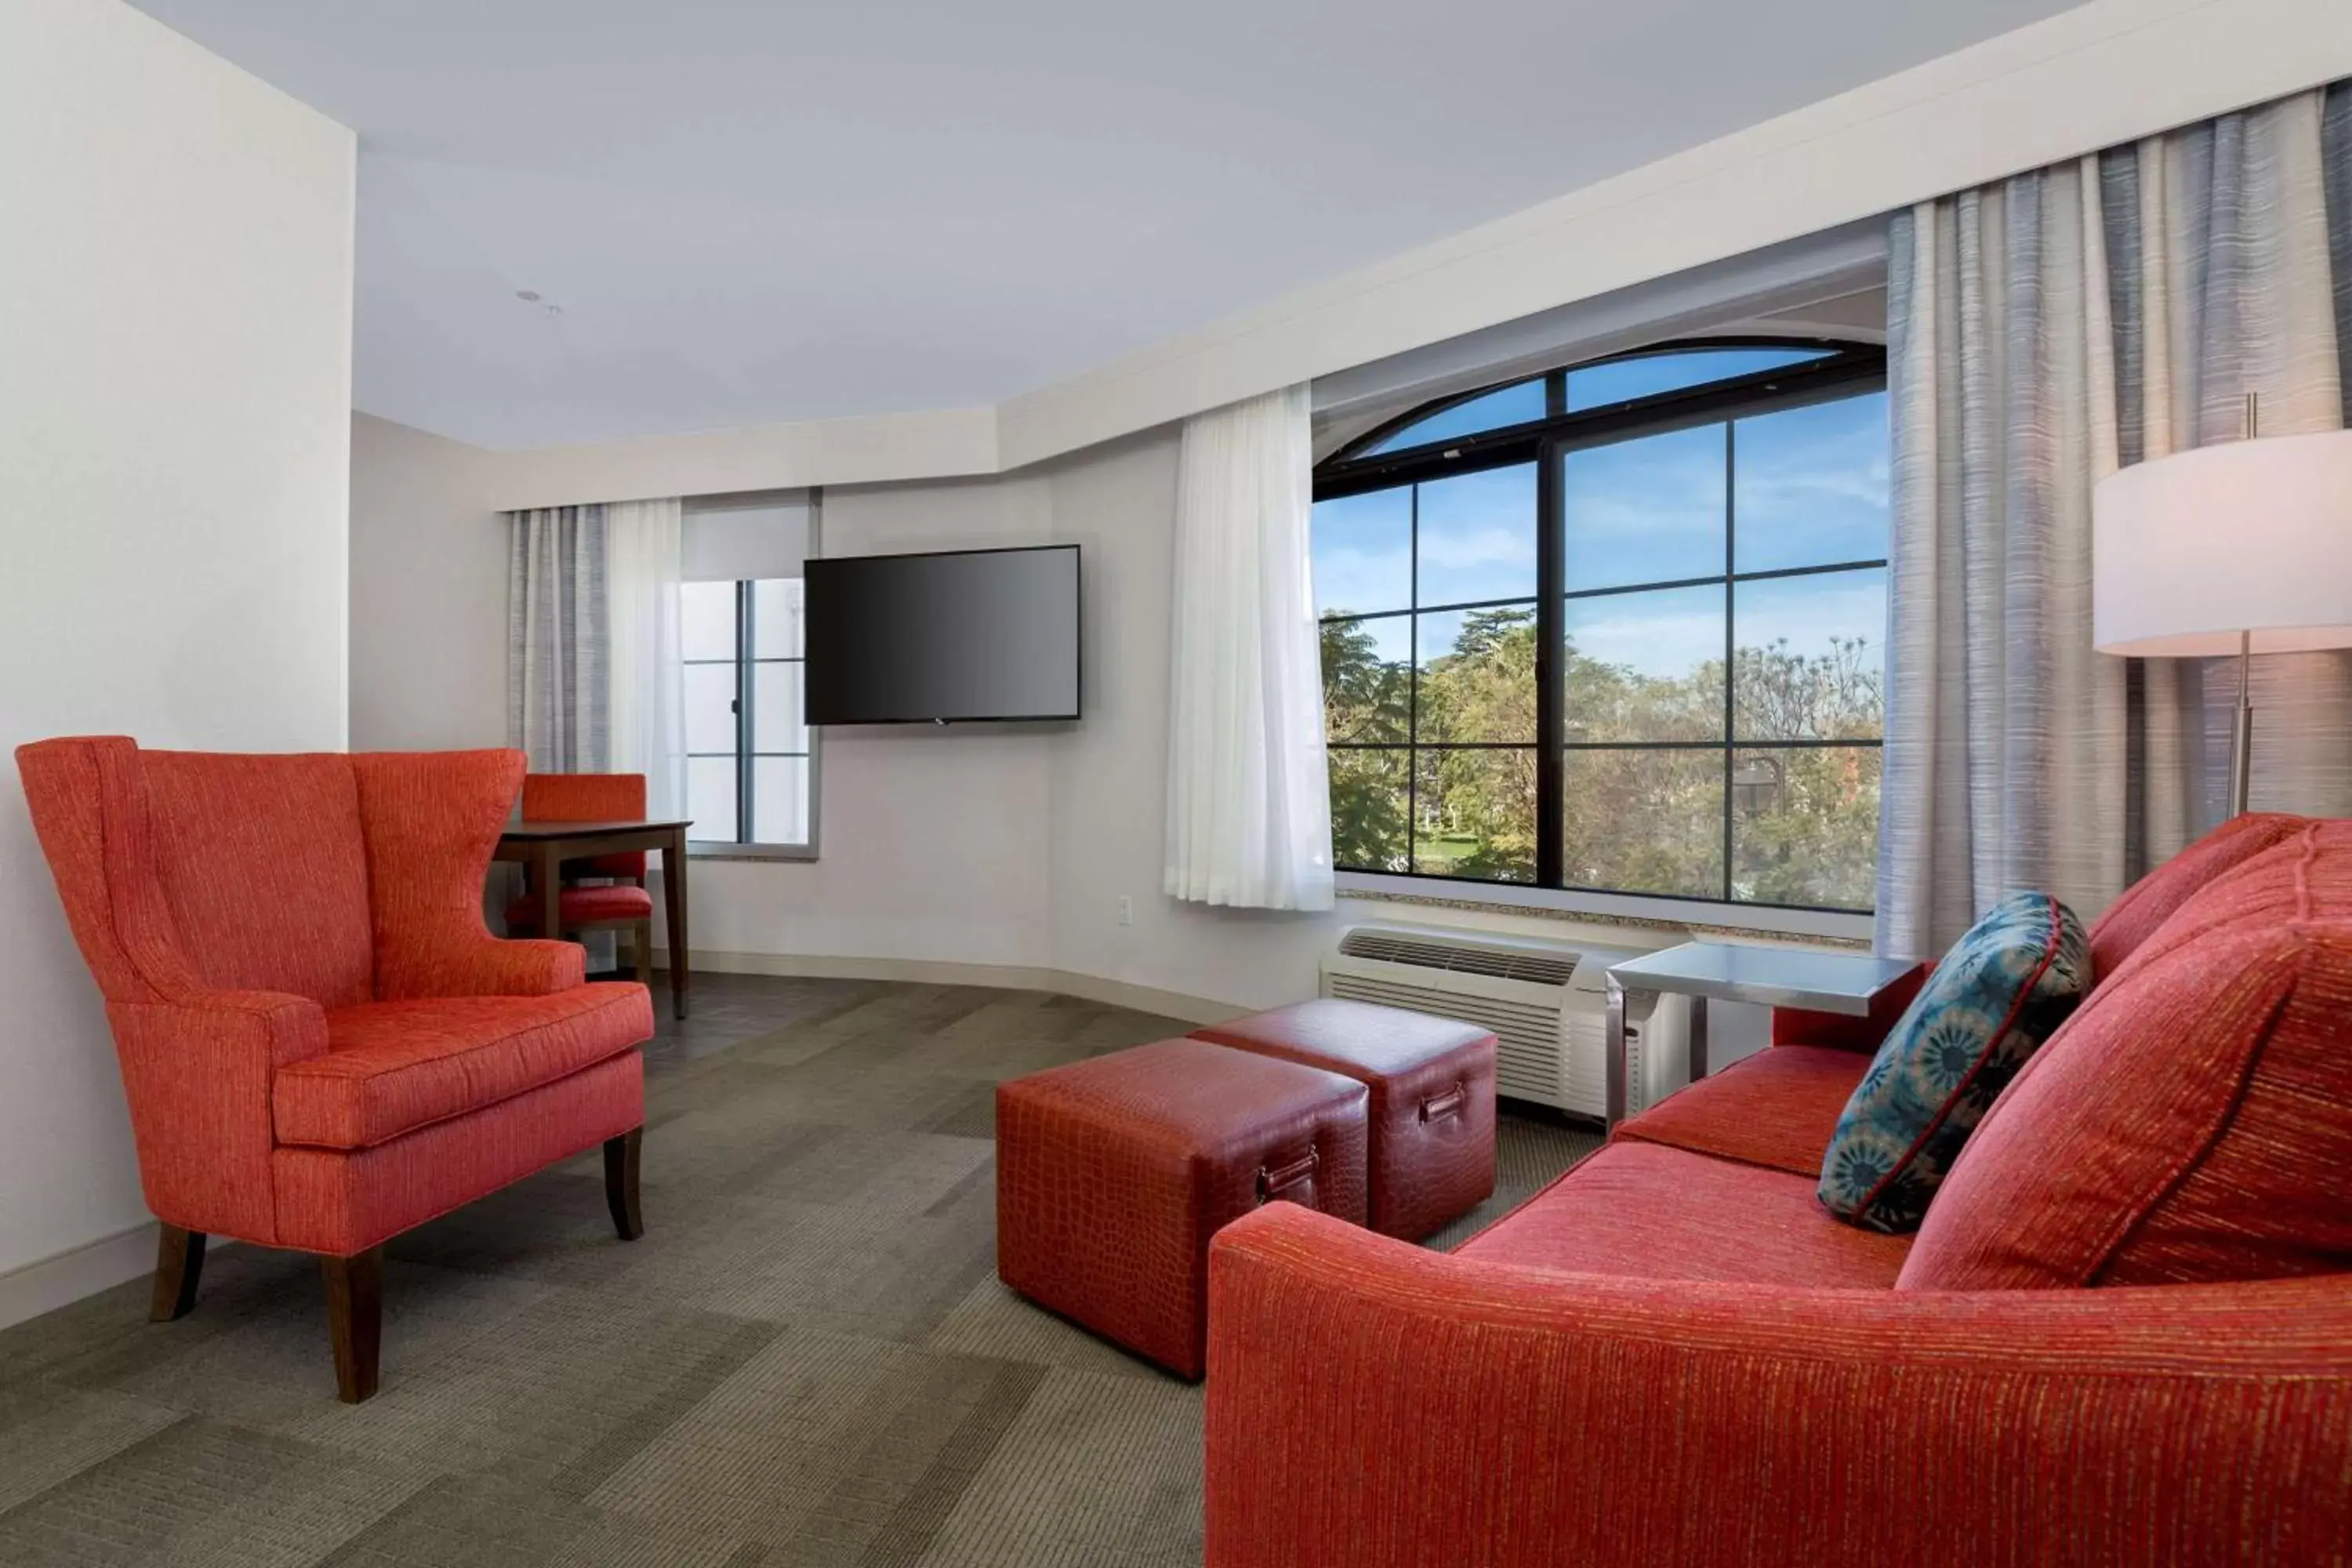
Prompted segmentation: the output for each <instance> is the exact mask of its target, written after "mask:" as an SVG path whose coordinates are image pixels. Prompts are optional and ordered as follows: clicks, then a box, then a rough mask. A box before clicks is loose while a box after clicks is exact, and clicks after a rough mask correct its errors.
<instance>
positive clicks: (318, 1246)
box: [16, 737, 653, 1401]
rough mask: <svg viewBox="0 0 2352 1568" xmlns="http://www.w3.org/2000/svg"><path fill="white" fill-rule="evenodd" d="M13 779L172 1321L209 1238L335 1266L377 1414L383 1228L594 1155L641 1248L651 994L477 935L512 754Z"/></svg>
mask: <svg viewBox="0 0 2352 1568" xmlns="http://www.w3.org/2000/svg"><path fill="white" fill-rule="evenodd" d="M16 762H17V768H18V771H19V772H20V773H21V774H22V775H23V778H24V784H25V795H26V801H27V803H28V804H29V805H30V806H31V808H32V816H33V823H34V826H35V827H36V828H37V831H38V833H39V835H40V840H41V847H42V848H43V850H44V851H45V852H46V853H47V857H48V860H49V865H50V868H51V870H52V871H53V872H54V873H55V875H56V877H57V882H58V893H59V894H60V896H61V897H62V899H63V900H64V904H65V912H66V915H67V918H68V921H70V922H71V924H72V927H73V932H74V937H75V940H76V941H77V942H79V944H80V947H81V952H82V956H83V958H84V959H85V960H87V961H88V963H89V968H90V973H91V974H92V975H93V976H95V977H96V979H97V981H98V985H99V989H100V992H101V993H102V994H104V996H105V999H106V1012H107V1017H108V1019H109V1021H110V1023H111V1025H112V1026H113V1030H114V1040H115V1048H116V1052H117V1054H118V1056H119V1057H120V1058H121V1067H122V1082H123V1089H124V1091H125V1092H126V1094H127V1095H128V1097H129V1100H130V1105H131V1131H132V1134H133V1137H134V1139H135V1141H136V1142H137V1146H138V1152H139V1173H140V1180H141V1182H142V1185H143V1187H144V1189H145V1193H146V1198H147V1205H148V1207H149V1208H150V1209H151V1210H152V1211H153V1213H154V1215H155V1216H156V1218H158V1219H159V1220H161V1221H162V1222H163V1240H162V1246H161V1252H160V1256H159V1258H158V1263H157V1268H156V1279H155V1300H154V1314H153V1315H154V1316H155V1317H156V1318H158V1319H170V1318H176V1317H179V1316H182V1315H184V1313H185V1312H186V1311H187V1310H189V1309H190V1307H191V1306H192V1305H193V1304H194V1296H195V1289H196V1282H197V1279H198V1276H199V1274H200V1272H201V1269H202V1266H203V1259H204V1247H205V1237H206V1236H207V1235H212V1236H224V1237H234V1238H235V1239H236V1240H239V1241H246V1242H253V1243H257V1244H259V1245H262V1246H266V1247H290V1248H295V1249H298V1250H300V1251H304V1252H311V1253H316V1254H318V1255H319V1256H320V1258H321V1259H322V1262H323V1271H324V1273H325V1276H326V1282H327V1293H328V1302H329V1307H330V1322H331V1330H332V1335H333V1341H334V1352H335V1370H336V1374H337V1384H338V1388H339V1390H340V1392H341V1395H342V1397H343V1398H345V1399H346V1400H352V1401H357V1400H360V1399H364V1398H366V1397H367V1396H368V1395H369V1394H372V1393H373V1391H374V1389H375V1386H376V1381H377V1354H378V1352H377V1345H378V1340H379V1324H380V1311H381V1308H380V1301H381V1279H382V1253H381V1248H382V1247H383V1243H384V1242H385V1241H386V1240H387V1239H389V1238H390V1237H394V1236H397V1235H399V1234H400V1233H401V1232H402V1231H404V1230H407V1229H409V1228H410V1227H412V1226H417V1225H421V1224H423V1223H424V1222H425V1221H426V1220H429V1219H432V1218H434V1217H435V1216H436V1215H442V1214H446V1213H447V1212H448V1211H449V1210H451V1209H454V1208H457V1207H458V1206H459V1205H464V1204H467V1203H470V1202H472V1201H473V1200H474V1199H476V1198H478V1197H481V1196H483V1195H484V1194H488V1193H491V1192H495V1191H496V1190H498V1189H499V1187H502V1186H504V1185H506V1184H508V1183H509V1182H512V1181H515V1180H516V1179H518V1178H520V1177H522V1176H526V1175H529V1174H530V1173H532V1172H534V1171H537V1170H540V1169H541V1168H542V1167H544V1166H547V1165H549V1164H551V1163H555V1162H557V1161H560V1160H565V1159H569V1158H571V1157H572V1156H573V1155H575V1154H578V1153H581V1152H583V1151H585V1150H588V1149H591V1148H594V1147H596V1146H597V1145H598V1144H600V1143H601V1144H603V1145H604V1151H605V1177H606V1195H607V1197H608V1199H609V1201H610V1204H611V1207H612V1211H613V1219H614V1226H615V1227H616V1228H617V1229H618V1230H619V1232H620V1234H621V1236H622V1237H624V1238H625V1239H627V1238H632V1237H635V1235H637V1234H638V1232H639V1231H640V1230H641V1229H642V1225H641V1222H640V1221H639V1219H638V1217H637V1192H636V1170H637V1140H638V1135H639V1130H640V1129H641V1128H642V1127H643V1125H644V1122H645V1068H644V1064H643V1062H642V1061H641V1060H640V1058H638V1056H637V1053H636V1051H635V1046H636V1045H637V1044H638V1042H640V1041H642V1040H645V1039H646V1038H647V1037H650V1036H651V1035H652V1034H653V1009H652V1005H651V1003H650V1002H649V1000H648V999H647V996H646V990H645V987H643V986H641V985H635V984H593V985H592V984H583V978H582V969H583V954H582V952H581V950H580V949H579V948H578V947H576V946H574V945H572V944H571V943H569V942H506V941H501V940H499V939H498V938H496V937H493V936H492V935H491V934H490V932H489V931H488V928H487V927H486V926H485V925H484V924H483V921H482V887H483V875H484V872H485V870H486V868H487V867H488V863H489V857H490V852H491V850H492V848H493V847H495V846H496V844H497V842H498V837H499V828H500V826H501V825H502V824H503V823H504V822H505V821H506V819H507V816H508V813H509V810H510V809H511V808H512V806H513V804H514V799H515V793H516V791H517V789H518V788H519V787H520V784H521V783H522V772H523V759H522V754H521V753H520V752H507V751H498V752H431V753H418V754H400V753H384V754H378V755H355V756H346V755H341V754H316V755H302V756H239V755H228V754H221V753H213V752H146V751H142V750H140V749H139V747H138V746H137V745H136V744H135V743H134V742H131V741H128V740H124V739H121V738H113V737H110V738H100V739H70V740H56V741H43V742H37V743H35V744H32V745H28V746H24V747H20V748H18V750H17V752H16Z"/></svg>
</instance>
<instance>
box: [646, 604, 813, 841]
mask: <svg viewBox="0 0 2352 1568" xmlns="http://www.w3.org/2000/svg"><path fill="white" fill-rule="evenodd" d="M803 602H804V601H803V595H802V580H801V579H800V578H798V577H774V578H757V579H747V580H744V581H741V582H734V583H727V582H715V583H686V584H680V587H679V608H680V616H679V642H680V647H681V652H682V654H683V656H684V661H685V665H686V672H685V673H686V752H687V760H686V797H687V815H688V816H691V817H692V818H693V819H694V829H693V833H694V840H695V842H697V843H700V844H712V843H718V844H758V845H766V846H773V847H782V848H803V847H807V846H809V845H810V844H812V843H813V842H814V831H813V829H814V813H813V810H812V806H811V787H812V784H813V783H814V779H813V774H812V771H811V770H812V753H813V752H814V746H813V744H812V743H811V741H810V731H809V727H808V723H807V721H806V719H805V717H804V716H803V708H802V701H801V699H802V680H801V668H802V655H803V644H802V621H803V613H802V612H803Z"/></svg>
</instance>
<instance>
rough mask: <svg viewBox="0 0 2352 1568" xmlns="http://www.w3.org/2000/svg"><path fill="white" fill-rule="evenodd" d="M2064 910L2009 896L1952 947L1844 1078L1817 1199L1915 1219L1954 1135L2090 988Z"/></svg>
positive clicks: (1874, 1219) (1852, 1220)
mask: <svg viewBox="0 0 2352 1568" xmlns="http://www.w3.org/2000/svg"><path fill="white" fill-rule="evenodd" d="M2090 974H2091V956H2090V950H2089V946H2088V944H2087V943H2086V942H2084V936H2083V927H2082V922H2080V921H2077V920H2075V918H2074V911H2073V910H2069V909H2068V908H2067V907H2066V906H2065V905H2063V904H2062V903H2060V902H2059V901H2058V900H2056V899H2053V898H2052V897H2051V896H2050V895H2049V894H2047V893H2013V894H2011V896H2010V897H2008V898H2006V899H2003V900H2001V901H2000V903H1997V904H1995V905H1994V906H1993V907H1992V908H1991V909H1990V910H1986V911H1985V913H1984V915H1983V916H1982V918H1980V919H1979V921H1977V923H1976V924H1975V925H1973V926H1971V927H1969V931H1968V933H1967V934H1966V935H1965V936H1963V937H1961V938H1960V940H1959V941H1958V942H1955V943H1953V944H1952V951H1951V952H1948V953H1947V954H1945V955H1944V959H1943V962H1942V963H1938V964H1937V966H1936V972H1935V973H1934V974H1933V975H1931V976H1929V978H1928V980H1927V984H1926V985H1925V986H1924V987H1922V988H1921V990H1920V992H1919V994H1918V995H1917V996H1916V998H1914V999H1913V1001H1912V1003H1911V1005H1910V1006H1909V1007H1908V1008H1907V1009H1906V1010H1905V1012H1904V1014H1903V1017H1902V1019H1901V1020H1900V1021H1899V1022H1898V1023H1896V1024H1895V1027H1894V1029H1893V1030H1892V1031H1891V1032H1890V1033H1889V1034H1888V1035H1887V1037H1886V1043H1885V1045H1883V1046H1881V1047H1878V1054H1877V1056H1876V1057H1874V1058H1872V1060H1871V1064H1870V1068H1869V1070H1868V1071H1867V1072H1865V1073H1864V1074H1863V1077H1862V1081H1861V1082H1860V1083H1859V1084H1857V1085H1855V1086H1854V1090H1853V1098H1852V1099H1850V1100H1847V1101H1846V1106H1845V1110H1844V1111H1843V1114H1841V1115H1840V1116H1839V1117H1838V1121H1837V1130H1836V1131H1835V1132H1833V1133H1832V1135H1831V1138H1830V1142H1829V1147H1828V1149H1827V1151H1826V1152H1824V1153H1823V1154H1822V1163H1821V1200H1822V1204H1823V1205H1825V1206H1826V1207H1827V1208H1828V1209H1829V1211H1830V1212H1831V1213H1832V1214H1833V1215H1837V1216H1838V1217H1839V1218H1840V1219H1843V1220H1845V1221H1847V1222H1848V1223H1849V1224H1853V1225H1858V1226H1867V1227H1869V1228H1870V1229H1872V1230H1883V1231H1910V1230H1916V1229H1918V1228H1919V1222H1920V1221H1921V1220H1922V1219H1923V1218H1924V1217H1926V1215H1927V1203H1928V1200H1929V1199H1930V1198H1932V1197H1934V1196H1935V1194H1936V1188H1937V1184H1940V1183H1941V1182H1942V1180H1943V1178H1944V1174H1945V1173H1946V1172H1948V1171H1949V1170H1950V1169H1951V1168H1952V1162H1953V1161H1955V1160H1956V1159H1958V1157H1959V1153H1960V1149H1961V1146H1962V1144H1963V1143H1964V1142H1966V1141H1967V1139H1968V1136H1969V1133H1970V1132H1971V1131H1974V1130H1975V1128H1976V1126H1977V1123H1978V1122H1979V1121H1981V1120H1982V1119H1983V1117H1984V1113H1985V1111H1986V1110H1988V1109H1990V1106H1991V1105H1992V1102H1993V1100H1994V1099H1995V1097H1997V1096H1998V1095H1999V1094H2000V1091H2001V1090H2002V1089H2005V1088H2007V1087H2008V1085H2009V1082H2010V1079H2012V1078H2014V1077H2015V1076H2016V1075H2017V1071H2018V1069H2019V1068H2021V1067H2023V1066H2024V1065H2025V1062H2026V1058H2029V1057H2031V1056H2032V1054H2033V1053H2034V1051H2035V1050H2036V1049H2037V1048H2038V1047H2040V1046H2041V1044H2042V1041H2044V1040H2046V1039H2048V1038H2049V1037H2050V1036H2051V1035H2052V1033H2053V1031H2055V1030H2056V1029H2057V1027H2058V1026H2059V1025H2061V1024H2063V1023H2064V1022H2065V1020H2066V1016H2067V1015H2068V1014H2070V1013H2072V1012H2073V1011H2074V1007H2075V1005H2076V1004H2077V1003H2079V1002H2080V1001H2081V1000H2082V998H2083V993H2084V991H2085V990H2086V989H2088V987H2089V985H2090Z"/></svg>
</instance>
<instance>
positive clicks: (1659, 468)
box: [1314, 394, 1887, 675]
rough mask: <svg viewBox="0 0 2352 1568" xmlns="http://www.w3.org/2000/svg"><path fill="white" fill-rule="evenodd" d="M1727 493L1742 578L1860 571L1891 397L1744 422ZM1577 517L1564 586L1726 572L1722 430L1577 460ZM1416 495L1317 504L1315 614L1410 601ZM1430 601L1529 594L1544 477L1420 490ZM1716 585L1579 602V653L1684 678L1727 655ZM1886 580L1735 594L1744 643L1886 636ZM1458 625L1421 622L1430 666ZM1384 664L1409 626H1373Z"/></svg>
mask: <svg viewBox="0 0 2352 1568" xmlns="http://www.w3.org/2000/svg"><path fill="white" fill-rule="evenodd" d="M1736 441H1737V447H1738V464H1737V470H1738V477H1737V481H1736V484H1735V485H1734V486H1733V487H1732V488H1733V489H1734V491H1735V493H1734V494H1733V495H1732V496H1731V497H1730V498H1729V499H1730V500H1732V501H1733V502H1734V503H1735V508H1734V515H1735V516H1736V518H1737V527H1736V536H1735V541H1734V542H1735V544H1736V547H1737V552H1738V569H1739V570H1740V571H1743V572H1760V571H1775V570H1780V569H1782V568H1786V567H1792V566H1809V565H1825V564H1829V563H1833V562H1840V561H1852V560H1866V559H1875V558H1878V557H1881V556H1883V555H1885V552H1886V493H1887V441H1886V400H1885V395H1884V394H1874V395H1869V396H1865V397H1855V398H1848V399H1845V400H1843V401H1841V402H1836V403H1826V404H1817V405H1813V406H1811V407H1808V408H1800V409H1791V410H1789V411H1786V412H1783V413H1779V414H1769V415H1764V416H1758V417H1755V418H1750V419H1743V420H1740V421H1739V422H1738V434H1737V437H1736ZM1567 465H1568V466H1567V471H1566V473H1565V475H1564V476H1563V478H1564V482H1565V491H1564V499H1565V501H1566V505H1567V508H1568V531H1569V576H1570V585H1571V586H1572V587H1579V588H1581V587H1601V586H1614V585H1620V584H1629V583H1635V582H1656V581H1660V580H1664V579H1672V578H1675V577H1696V576H1703V575H1706V574H1715V573H1720V572H1721V571H1722V570H1723V558H1724V521H1725V515H1726V507H1725V501H1726V495H1725V490H1726V483H1725V462H1724V440H1723V434H1722V426H1702V427H1699V428H1697V429H1693V430H1684V431H1675V432H1670V433H1668V434H1665V435H1662V436H1653V437H1642V438H1640V439H1637V440H1632V441H1624V442H1619V443H1616V444H1613V445H1612V446H1608V447H1591V448H1587V449H1585V450H1583V451H1580V452H1575V453H1571V454H1570V456H1569V458H1568V459H1567ZM1410 498H1411V491H1410V489H1394V490H1386V491H1380V492H1376V493H1374V494H1370V495H1363V496H1354V497H1349V498H1347V499H1345V500H1330V501H1324V502H1321V503H1320V504H1318V506H1317V507H1316V509H1315V540H1314V565H1315V596H1316V605H1317V607H1318V611H1320V612H1322V613H1326V614H1329V613H1333V612H1336V611H1340V610H1349V611H1357V612H1368V611H1375V610H1401V609H1404V608H1407V607H1409V606H1410V605H1412V503H1411V499H1410ZM1421 509H1422V510H1421V562H1420V566H1421V595H1420V602H1421V603H1423V604H1424V605H1431V604H1453V603H1463V602H1475V601H1479V600H1486V599H1505V598H1520V597H1532V596H1533V595H1534V593H1535V547H1536V540H1535V526H1534V517H1535V468H1534V465H1532V464H1524V465H1519V466H1517V467H1514V468H1498V469H1489V470H1487V471H1486V472H1485V473H1479V474H1467V475H1462V476H1459V477H1456V478H1453V479H1442V480H1437V481H1434V482H1432V483H1429V484H1425V485H1423V486H1422V487H1421ZM1722 600H1723V595H1722V593H1721V590H1720V589H1703V590H1690V589H1684V590H1662V591H1654V592H1644V593H1640V594H1627V595H1606V596H1603V597H1600V598H1593V599H1584V600H1578V601H1573V602H1572V603H1571V605H1570V628H1571V635H1572V636H1574V637H1575V638H1576V641H1577V644H1578V647H1579V648H1580V651H1582V652H1584V653H1586V654H1588V655H1590V656H1591V657H1593V658H1601V659H1605V660H1608V661H1610V662H1612V663H1621V664H1628V665H1632V666H1633V667H1634V668H1638V669H1642V670H1643V671H1645V672H1649V673H1654V674H1661V675H1664V674H1681V673H1685V672H1686V671H1687V670H1688V669H1690V668H1692V667H1693V666H1695V665H1696V664H1697V663H1699V662H1701V661H1703V660H1704V659H1706V658H1721V657H1722V651H1723V621H1722ZM1884 604H1885V574H1884V573H1883V572H1870V573H1857V574H1851V575H1847V574H1840V575H1835V576H1823V577H1815V578H1797V579H1788V580H1782V581H1776V582H1769V583H1756V584H1740V585H1739V588H1738V611H1737V614H1738V628H1737V629H1738V641H1739V643H1740V645H1741V646H1743V647H1758V646H1766V645H1769V644H1770V643H1772V642H1774V641H1777V640H1780V639H1782V638H1786V639H1787V641H1788V643H1789V645H1790V647H1791V648H1792V649H1795V650H1797V651H1800V652H1806V653H1815V652H1822V651H1826V649H1827V647H1828V643H1829V639H1830V637H1832V636H1833V635H1834V636H1837V637H1863V638H1864V639H1866V640H1867V642H1868V643H1869V645H1870V647H1872V648H1873V649H1874V650H1875V649H1876V648H1877V647H1879V645H1880V644H1881V642H1882V641H1883V640H1884V637H1885V610H1884ZM1458 619H1459V617H1458V616H1445V617H1444V622H1443V624H1442V625H1441V624H1438V623H1437V617H1429V622H1430V624H1428V625H1425V626H1424V627H1423V647H1422V649H1421V654H1422V657H1423V658H1428V657H1430V656H1431V654H1432V652H1433V650H1434V647H1433V640H1434V639H1435V638H1437V637H1447V636H1450V635H1451V630H1452V628H1453V627H1454V625H1455V624H1456V623H1457V622H1458ZM1367 629H1368V630H1370V631H1371V632H1372V634H1373V636H1374V638H1375V641H1376V642H1377V643H1378V645H1379V647H1380V648H1381V656H1382V657H1383V658H1392V659H1396V660H1400V661H1402V660H1404V659H1409V658H1412V657H1413V650H1412V631H1411V617H1409V616H1398V617H1396V618H1395V619H1392V620H1385V621H1375V622H1370V623H1368V625H1367Z"/></svg>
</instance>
